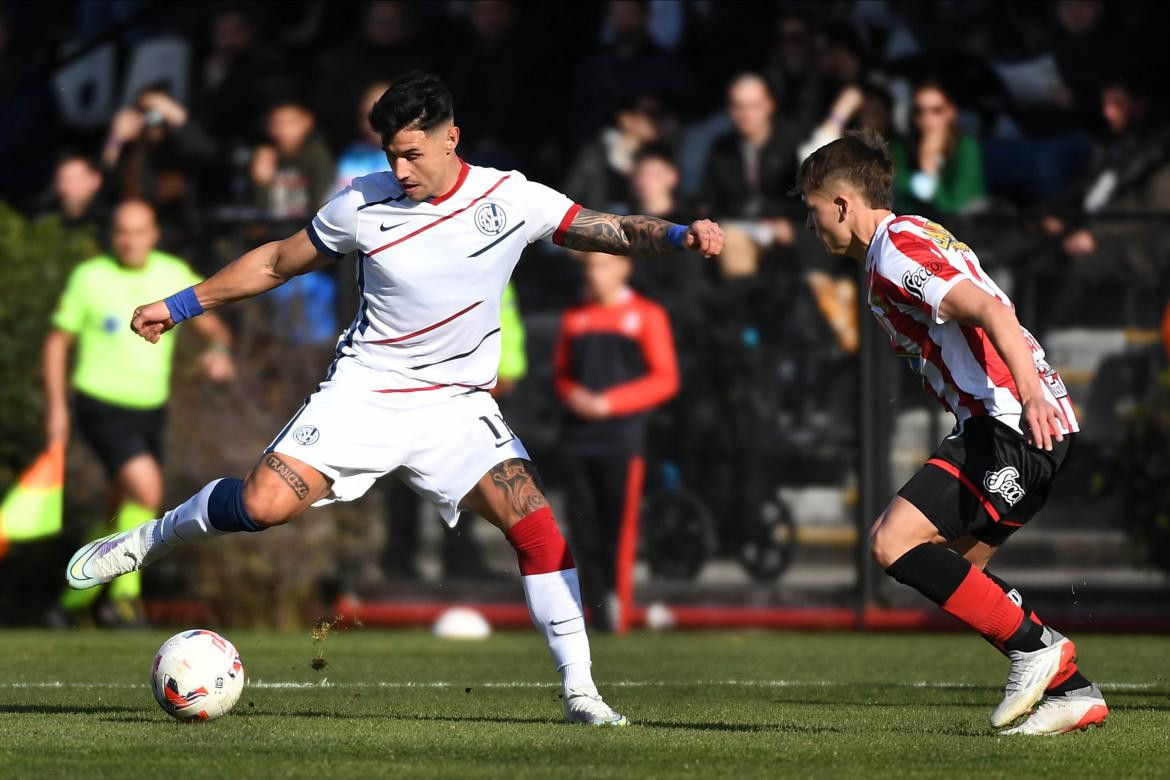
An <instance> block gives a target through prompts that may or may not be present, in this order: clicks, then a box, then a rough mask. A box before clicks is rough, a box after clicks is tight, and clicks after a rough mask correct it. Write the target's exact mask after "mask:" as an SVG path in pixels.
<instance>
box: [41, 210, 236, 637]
mask: <svg viewBox="0 0 1170 780" xmlns="http://www.w3.org/2000/svg"><path fill="white" fill-rule="evenodd" d="M112 222H113V225H112V230H111V237H110V243H111V245H112V249H113V252H112V254H104V255H98V256H97V257H93V258H91V259H89V260H86V261H84V262H82V263H81V264H79V265H78V266H77V267H76V268H75V269H74V270H73V273H72V274H71V275H70V277H69V281H68V282H67V284H66V286H65V292H64V293H63V294H62V295H61V300H60V302H59V303H58V304H57V309H56V311H55V312H54V313H53V317H52V322H51V328H50V330H49V335H48V337H47V338H46V339H45V347H44V355H43V375H44V383H45V418H46V419H45V428H46V433H47V435H48V439H49V441H50V442H67V441H68V439H69V428H70V409H69V403H68V387H69V386H72V389H73V396H74V403H73V415H72V421H73V422H74V423H75V424H76V426H77V428H78V431H79V432H80V433H81V436H82V438H83V439H85V440H86V442H87V443H88V444H89V446H90V447H91V448H92V449H93V450H94V452H95V453H96V454H97V456H98V458H99V459H100V460H101V462H102V464H103V465H104V466H105V469H106V474H107V478H108V480H109V492H108V502H107V517H113V518H114V523H115V524H116V526H117V528H118V529H119V530H121V529H123V528H133V527H134V526H135V525H138V524H139V523H141V522H143V521H145V520H149V519H150V518H152V517H154V516H155V515H156V514H157V510H158V508H159V506H161V504H162V498H163V495H162V493H163V478H162V470H161V467H160V463H161V461H162V454H163V453H162V444H163V428H164V425H165V422H166V402H167V397H168V395H169V394H170V386H169V385H170V375H171V362H172V358H173V356H174V350H175V337H174V335H173V334H171V333H168V334H166V335H165V336H163V338H162V340H161V341H160V342H159V343H158V344H157V345H154V344H148V343H147V342H145V341H143V340H142V339H140V338H138V337H137V336H136V335H134V333H133V331H131V330H130V319H131V317H132V316H133V313H134V308H135V306H137V305H138V303H139V302H140V301H146V300H153V299H156V298H161V297H165V296H166V295H168V294H169V293H170V291H171V290H175V289H181V288H184V287H187V286H190V285H192V284H195V283H197V282H199V281H200V279H199V277H198V276H196V274H195V273H194V272H193V271H192V270H191V269H190V268H189V267H188V266H187V264H186V263H184V262H183V261H182V260H180V259H179V258H177V257H174V256H172V255H168V254H165V253H163V252H159V251H157V250H155V248H154V247H155V244H157V243H158V237H159V232H158V224H157V221H156V219H155V214H154V209H153V208H151V206H150V205H149V204H147V203H145V202H143V201H136V200H131V201H126V202H124V203H122V204H121V205H120V206H119V207H118V208H117V209H116V210H115V211H114V215H113V220H112ZM191 326H192V327H193V328H195V329H196V330H197V331H199V334H200V335H201V336H203V337H204V338H205V339H206V340H207V341H208V342H209V344H210V348H209V349H208V351H207V352H206V353H205V354H204V356H203V368H204V371H205V373H206V374H207V375H208V376H209V377H210V378H212V379H214V380H216V381H229V380H231V379H232V378H234V376H235V367H234V364H233V363H232V359H231V354H230V348H231V334H230V332H229V331H228V329H227V327H225V326H224V324H223V321H222V320H220V319H218V318H217V317H214V316H212V317H206V316H205V317H197V318H194V319H192V320H191ZM74 345H76V356H75V361H74V367H73V374H72V380H71V381H69V382H67V381H66V376H67V364H68V356H69V350H70V347H71V346H74ZM102 533H108V531H103V532H102ZM98 593H100V589H99V588H93V589H92V590H72V589H67V590H66V592H65V595H64V596H63V597H62V601H61V607H62V609H63V611H64V612H65V613H66V617H68V619H69V620H72V619H73V618H76V617H78V616H80V615H81V613H82V612H84V611H86V610H88V609H89V607H90V606H91V605H92V603H93V601H94V600H95V599H96V598H97V595H98ZM140 595H141V581H140V579H139V575H138V572H134V573H133V574H131V575H127V576H125V577H119V578H118V580H116V581H114V582H112V583H110V592H109V598H110V602H111V604H112V605H113V606H114V616H115V618H114V619H115V622H119V623H126V624H134V623H141V622H142V612H141V602H140V599H139V597H140Z"/></svg>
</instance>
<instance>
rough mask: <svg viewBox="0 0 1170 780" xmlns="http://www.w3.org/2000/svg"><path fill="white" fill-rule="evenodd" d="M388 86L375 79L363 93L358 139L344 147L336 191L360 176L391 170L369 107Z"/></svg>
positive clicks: (358, 120)
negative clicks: (373, 125)
mask: <svg viewBox="0 0 1170 780" xmlns="http://www.w3.org/2000/svg"><path fill="white" fill-rule="evenodd" d="M388 89H390V82H388V81H375V82H374V83H373V84H370V86H368V87H366V91H365V92H364V93H362V99H361V102H360V103H359V104H358V112H357V130H358V138H357V140H355V141H353V142H352V143H351V144H349V146H347V147H345V150H344V151H342V153H341V156H340V157H338V158H337V176H336V177H335V181H334V185H333V189H334V190H335V191H336V190H341V189H342V188H344V187H348V186H349V183H350V182H351V181H353V180H354V179H356V178H358V177H359V176H365V175H366V174H369V173H376V172H378V171H387V170H390V163H389V162H388V161H387V159H386V150H385V149H383V148H382V136H380V135H378V132H377V131H376V130H374V128H372V127H370V109H372V108H373V107H374V104H375V103H377V102H378V98H380V97H382V95H383V93H385V92H386V90H388Z"/></svg>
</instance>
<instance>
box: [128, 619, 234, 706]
mask: <svg viewBox="0 0 1170 780" xmlns="http://www.w3.org/2000/svg"><path fill="white" fill-rule="evenodd" d="M150 688H151V690H153V691H154V698H155V699H156V700H157V701H158V704H159V706H160V707H162V708H163V710H164V711H165V712H166V713H167V714H168V715H170V716H171V717H174V718H177V719H179V720H182V721H193V720H211V719H213V718H218V717H219V716H220V715H224V714H226V713H228V712H230V711H231V709H232V707H234V706H235V705H236V702H237V701H239V699H240V693H241V692H242V691H243V690H244V665H243V664H242V663H241V662H240V654H239V653H238V652H236V648H235V646H234V645H232V643H231V642H229V641H227V640H226V639H224V638H223V637H222V636H220V635H219V634H217V633H215V632H214V631H207V630H205V629H201V628H197V629H194V630H191V631H183V632H182V633H179V634H175V635H174V636H173V637H171V638H170V639H168V640H167V641H165V642H163V645H162V647H160V648H159V649H158V652H157V653H155V654H154V665H153V666H152V667H151V670H150Z"/></svg>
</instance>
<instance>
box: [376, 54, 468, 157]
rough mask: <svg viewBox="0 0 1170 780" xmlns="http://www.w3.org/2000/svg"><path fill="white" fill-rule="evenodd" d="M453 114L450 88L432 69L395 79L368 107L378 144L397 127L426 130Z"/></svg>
mask: <svg viewBox="0 0 1170 780" xmlns="http://www.w3.org/2000/svg"><path fill="white" fill-rule="evenodd" d="M453 116H455V101H454V100H453V99H452V98H451V90H449V89H447V85H446V84H444V83H443V82H442V80H441V79H440V78H439V77H438V76H436V75H435V74H433V73H426V72H424V71H421V70H416V71H412V72H410V73H407V74H406V75H405V76H403V77H402V78H400V79H395V80H394V83H393V84H391V85H390V89H388V90H386V92H385V94H383V95H382V97H380V98H378V102H377V103H375V104H374V107H373V108H372V109H370V127H372V128H374V130H376V131H377V132H378V133H379V134H380V135H381V136H382V144H383V145H385V144H387V143H389V141H390V139H391V138H393V137H394V135H395V134H396V133H397V132H398V131H399V130H405V129H407V128H410V129H412V130H414V129H417V130H422V131H423V132H426V131H427V130H430V129H431V128H433V127H435V126H437V125H440V124H442V123H443V122H447V121H449V120H450V119H451V118H452V117H453Z"/></svg>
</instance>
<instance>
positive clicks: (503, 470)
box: [488, 458, 548, 517]
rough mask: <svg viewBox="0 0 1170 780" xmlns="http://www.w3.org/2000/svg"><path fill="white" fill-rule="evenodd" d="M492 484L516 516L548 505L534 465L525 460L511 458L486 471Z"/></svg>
mask: <svg viewBox="0 0 1170 780" xmlns="http://www.w3.org/2000/svg"><path fill="white" fill-rule="evenodd" d="M488 474H489V475H491V478H492V484H493V485H494V486H495V487H496V488H498V489H499V490H500V491H501V492H502V493H503V494H504V497H505V500H506V501H507V503H508V507H509V508H510V509H511V510H512V511H513V512H515V514H516V517H527V516H528V515H530V514H532V513H533V512H535V511H536V510H537V509H540V508H542V507H546V506H548V499H547V498H545V497H544V490H542V489H541V486H540V477H539V475H538V474H537V472H536V467H535V466H533V465H532V464H531V463H529V462H528V461H526V460H520V459H519V458H512V459H511V460H506V461H504V462H503V463H500V464H499V465H497V466H495V467H494V468H493V469H492V470H491V471H489V472H488Z"/></svg>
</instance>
